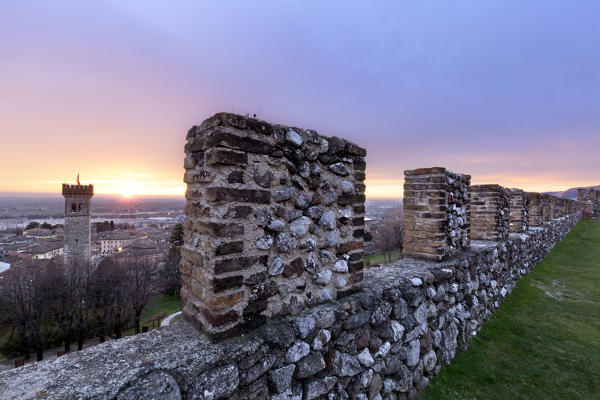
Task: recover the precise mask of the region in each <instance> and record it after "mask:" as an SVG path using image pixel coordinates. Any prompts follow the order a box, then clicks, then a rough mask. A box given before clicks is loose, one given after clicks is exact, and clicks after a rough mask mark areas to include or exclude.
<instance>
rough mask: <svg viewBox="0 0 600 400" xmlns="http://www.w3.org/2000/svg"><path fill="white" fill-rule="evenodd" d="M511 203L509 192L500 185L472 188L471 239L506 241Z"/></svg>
mask: <svg viewBox="0 0 600 400" xmlns="http://www.w3.org/2000/svg"><path fill="white" fill-rule="evenodd" d="M509 202H510V195H509V191H508V190H507V189H506V188H504V187H502V186H500V185H474V186H471V239H472V240H504V239H506V238H507V237H508V233H509V221H510V211H509Z"/></svg>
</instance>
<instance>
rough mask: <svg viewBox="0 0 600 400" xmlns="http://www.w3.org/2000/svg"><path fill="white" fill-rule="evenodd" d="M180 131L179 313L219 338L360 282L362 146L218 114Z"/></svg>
mask: <svg viewBox="0 0 600 400" xmlns="http://www.w3.org/2000/svg"><path fill="white" fill-rule="evenodd" d="M187 141H188V142H187V145H186V147H185V151H186V158H185V165H184V166H185V169H186V172H185V177H184V181H185V182H186V183H187V191H186V199H187V204H186V208H185V212H186V221H185V235H184V245H183V248H182V251H181V254H182V262H181V272H182V284H183V288H182V290H181V295H182V298H183V299H184V302H185V305H184V307H183V314H184V316H185V318H187V319H188V320H190V321H192V322H193V323H195V324H196V325H197V326H199V327H200V329H201V330H203V331H204V332H205V333H207V334H209V335H211V336H213V337H222V336H223V335H230V334H234V333H236V332H239V331H241V330H244V329H250V328H253V327H256V326H259V325H261V324H262V323H264V320H265V318H266V317H273V316H283V315H288V314H295V313H297V312H299V311H300V310H301V309H302V308H304V307H305V306H306V305H311V306H312V305H315V304H317V303H319V302H324V301H329V300H332V299H335V298H336V297H338V295H340V294H344V293H347V292H348V290H350V289H351V287H352V285H353V284H355V283H356V282H358V281H360V279H361V278H362V272H361V271H362V268H363V261H362V260H363V250H362V249H363V234H364V211H365V208H364V201H365V195H364V192H365V185H364V183H363V181H364V179H365V166H366V164H365V161H364V156H365V155H366V150H365V149H363V148H361V147H358V146H356V145H354V144H352V143H349V142H347V141H345V140H343V139H339V138H337V137H325V136H321V135H319V134H318V133H317V132H315V131H313V130H304V129H300V128H292V127H287V126H283V125H276V124H269V123H267V122H264V121H259V120H256V119H253V118H247V117H242V116H240V115H234V114H226V113H221V114H216V115H215V116H213V117H211V118H209V119H207V120H206V121H204V122H203V123H202V124H201V125H200V126H194V127H193V128H192V129H190V131H189V132H188V135H187Z"/></svg>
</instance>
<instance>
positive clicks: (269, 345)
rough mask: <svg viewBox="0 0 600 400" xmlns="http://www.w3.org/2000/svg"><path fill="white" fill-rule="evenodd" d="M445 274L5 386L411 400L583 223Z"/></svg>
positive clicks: (165, 340)
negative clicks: (232, 334)
mask: <svg viewBox="0 0 600 400" xmlns="http://www.w3.org/2000/svg"><path fill="white" fill-rule="evenodd" d="M579 217H580V215H579V214H571V215H569V216H566V217H561V218H558V219H554V220H552V221H550V222H547V223H544V224H543V226H541V227H536V228H531V229H529V230H528V231H527V233H523V234H514V233H513V234H510V236H509V238H508V239H507V240H505V241H501V242H492V241H472V242H471V250H470V251H465V252H462V253H460V254H458V255H456V256H455V257H453V258H451V259H449V260H448V261H445V262H441V263H436V262H431V261H419V260H415V259H403V260H400V261H398V262H396V263H393V264H390V265H387V266H383V267H378V268H371V269H369V270H368V271H365V273H364V280H363V281H362V282H360V283H359V284H358V289H360V290H359V292H358V293H355V294H352V295H350V296H347V297H345V298H343V299H337V300H334V301H331V302H328V303H326V304H321V305H318V306H316V307H313V308H310V309H305V310H304V311H302V312H301V313H300V314H298V315H295V316H293V317H288V318H280V319H274V320H270V321H269V322H268V323H267V324H266V325H265V326H263V327H262V328H260V329H257V330H254V331H251V332H249V334H247V335H242V336H238V337H236V338H232V339H228V340H225V341H223V342H220V343H214V342H211V341H210V340H209V339H208V338H206V337H205V336H204V335H202V334H201V333H199V332H198V331H197V330H195V329H194V328H193V327H192V326H191V325H190V324H189V322H187V321H185V320H183V321H181V322H179V323H176V324H175V325H172V326H169V327H165V328H160V329H157V330H154V331H151V332H149V333H145V334H140V335H136V336H132V337H127V338H124V339H120V340H115V341H110V342H106V343H103V344H100V345H97V346H94V347H91V348H89V349H86V350H84V351H81V352H76V353H70V354H67V355H65V356H62V357H60V358H58V359H57V360H55V361H45V362H39V363H35V364H31V365H27V366H25V367H21V368H18V369H15V370H10V371H7V372H3V373H1V374H0V393H2V394H3V396H4V397H6V398H15V399H17V398H18V399H23V400H27V399H42V398H45V399H71V398H86V399H87V398H93V399H121V400H127V399H141V398H153V399H162V400H166V399H182V398H183V399H203V400H217V399H231V400H237V399H270V400H284V399H288V400H289V399H295V400H302V399H316V398H319V399H360V400H365V399H370V400H373V399H376V400H378V399H384V400H391V399H394V400H398V399H406V398H409V399H412V398H415V397H416V395H417V393H418V392H419V391H420V390H422V389H423V388H425V387H426V386H427V384H428V383H429V381H430V380H431V379H432V378H433V377H434V376H435V375H436V374H438V373H439V372H440V369H441V368H442V366H444V365H448V364H449V363H450V362H451V361H452V359H453V358H454V356H455V355H456V352H457V350H458V348H459V346H460V345H461V343H467V342H468V338H469V337H471V336H473V335H474V334H475V333H476V332H477V331H478V330H479V329H480V328H481V326H482V325H483V323H484V322H485V320H486V319H487V318H489V316H490V315H491V314H492V312H493V311H494V310H495V309H497V308H498V307H499V306H500V304H501V303H502V301H503V300H504V299H505V298H506V296H508V295H509V293H510V292H511V290H512V289H513V288H514V287H515V285H516V283H517V282H518V280H519V279H520V278H521V277H522V276H523V275H524V274H526V273H528V272H529V271H530V270H531V269H532V268H533V267H534V266H535V264H536V263H538V262H539V261H540V260H541V259H542V258H543V257H544V256H545V255H546V254H547V253H548V251H549V250H550V249H551V248H552V247H553V246H554V245H555V244H556V243H558V242H559V241H560V240H561V239H562V238H563V237H564V236H565V235H566V234H567V233H568V232H569V231H570V230H571V229H572V227H573V226H574V225H575V223H576V222H577V221H578V219H579Z"/></svg>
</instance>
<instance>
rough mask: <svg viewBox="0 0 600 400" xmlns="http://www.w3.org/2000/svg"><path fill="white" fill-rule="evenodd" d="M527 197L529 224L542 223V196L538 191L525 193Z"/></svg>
mask: <svg viewBox="0 0 600 400" xmlns="http://www.w3.org/2000/svg"><path fill="white" fill-rule="evenodd" d="M525 196H526V198H527V216H528V225H529V226H532V227H533V226H540V225H542V222H543V219H542V196H541V195H540V194H539V193H531V192H527V193H525ZM573 211H575V210H573Z"/></svg>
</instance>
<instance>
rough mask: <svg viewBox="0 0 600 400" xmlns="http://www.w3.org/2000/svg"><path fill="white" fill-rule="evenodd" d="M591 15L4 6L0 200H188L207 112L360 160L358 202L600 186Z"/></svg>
mask: <svg viewBox="0 0 600 400" xmlns="http://www.w3.org/2000/svg"><path fill="white" fill-rule="evenodd" d="M599 4H600V3H598V2H597V1H584V0H578V1H552V0H539V1H525V0H512V1H511V0H502V1H501V0H498V1H485V0H473V1H465V0H461V1H417V0H414V1H397V0H396V1H377V2H358V1H357V2H355V1H304V0H302V1H269V2H267V1H206V2H203V1H161V2H159V1H125V0H115V1H94V2H91V1H88V2H81V1H52V2H50V1H39V2H36V1H26V2H25V1H13V2H3V4H2V5H1V6H0V57H1V58H0V60H1V62H0V191H1V192H57V193H58V192H59V191H60V184H61V183H62V182H72V181H74V179H75V176H76V175H77V173H78V172H80V174H81V179H82V183H94V184H95V185H96V191H97V192H98V193H119V194H134V195H135V194H154V195H156V194H164V195H181V194H183V192H184V184H183V182H182V178H183V146H184V142H185V135H186V131H187V129H188V128H190V127H191V126H192V125H194V124H199V123H200V122H201V121H202V120H204V119H205V118H207V117H209V116H211V115H212V114H214V113H215V112H219V111H229V112H236V113H240V114H246V113H249V114H254V113H256V114H257V115H258V117H259V118H261V119H264V120H267V121H270V122H278V123H283V124H288V125H294V126H300V127H304V128H311V129H316V130H317V131H319V133H321V134H323V135H327V136H333V135H336V136H340V137H344V138H347V139H349V140H351V141H353V142H356V143H357V144H359V145H361V146H363V147H366V148H367V150H368V156H367V165H368V168H367V195H368V197H369V198H378V197H401V195H402V181H403V179H402V177H403V170H405V169H412V168H418V167H427V166H445V167H447V168H448V169H450V170H452V171H455V172H461V173H468V174H471V175H472V181H473V183H499V184H502V185H504V186H507V187H521V188H524V189H526V190H531V191H548V190H564V189H567V188H569V187H575V186H589V185H596V184H600V23H599V21H600V5H599Z"/></svg>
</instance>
